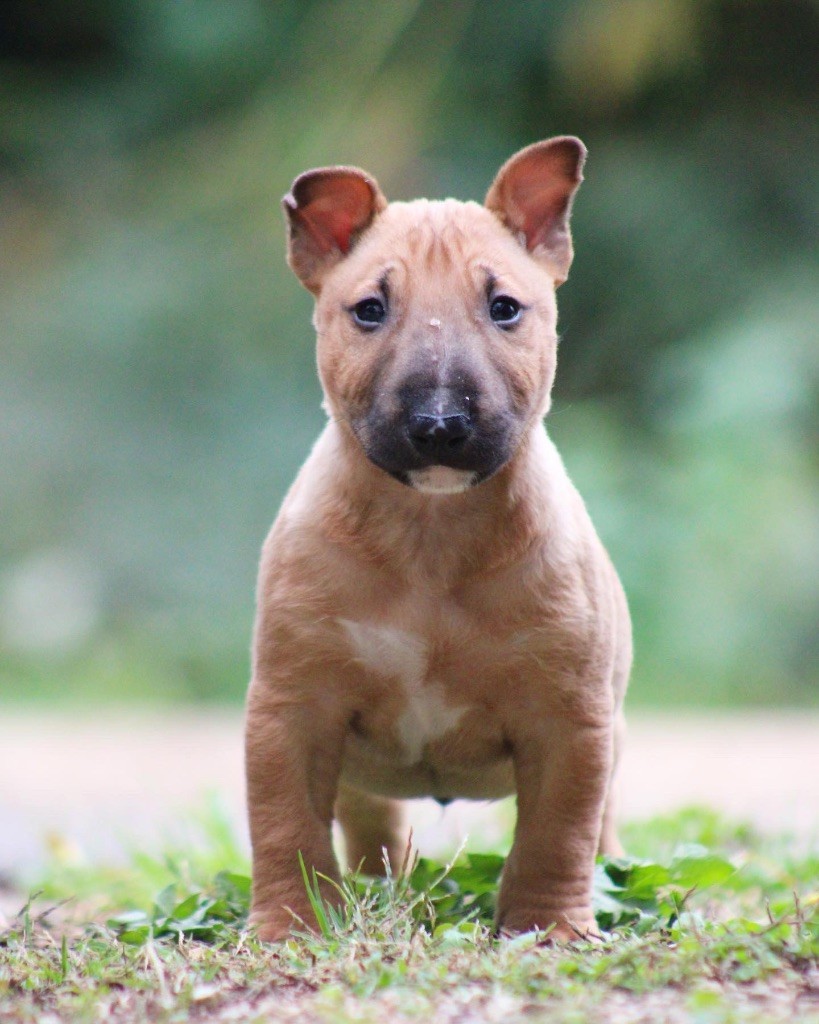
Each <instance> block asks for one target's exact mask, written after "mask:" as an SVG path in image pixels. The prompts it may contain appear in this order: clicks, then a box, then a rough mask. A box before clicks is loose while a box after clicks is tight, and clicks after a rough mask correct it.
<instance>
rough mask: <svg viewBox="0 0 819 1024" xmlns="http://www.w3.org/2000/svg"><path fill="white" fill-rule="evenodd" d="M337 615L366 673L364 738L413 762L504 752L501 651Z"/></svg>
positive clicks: (358, 735)
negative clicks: (499, 712)
mask: <svg viewBox="0 0 819 1024" xmlns="http://www.w3.org/2000/svg"><path fill="white" fill-rule="evenodd" d="M339 622H340V625H341V626H342V629H343V631H344V634H345V637H346V642H347V644H348V646H349V650H350V654H351V656H352V658H353V659H354V661H355V663H356V664H357V665H359V666H360V667H361V669H362V678H363V679H364V680H366V684H365V685H364V686H362V701H361V704H360V708H359V711H358V714H357V716H356V721H355V737H354V739H355V740H356V741H357V742H358V743H359V745H364V746H366V747H368V748H370V749H371V750H372V752H373V753H374V754H378V753H379V752H380V753H381V754H382V755H383V756H384V757H385V758H387V759H389V760H393V761H396V762H400V763H404V764H407V765H411V764H416V763H418V762H419V761H421V760H423V759H425V758H430V757H432V758H433V759H434V758H436V757H437V758H439V759H440V758H443V759H444V760H448V759H450V758H451V759H453V760H456V761H459V762H464V761H473V760H477V761H481V760H489V759H492V758H493V757H496V756H500V751H501V748H502V745H503V737H502V725H501V723H500V722H499V721H498V718H497V716H496V715H493V710H492V709H493V706H494V704H495V702H496V700H497V698H498V679H497V669H498V664H497V663H498V660H499V659H498V656H497V654H498V652H497V651H495V652H493V656H492V657H490V656H489V653H490V645H486V644H481V643H476V641H475V638H474V637H468V636H464V637H463V638H462V639H461V640H459V639H458V638H457V637H455V638H453V637H452V636H448V637H441V636H440V635H439V634H436V633H435V631H434V630H431V631H426V632H421V631H418V632H415V631H410V630H407V629H402V628H398V627H395V626H392V625H387V624H384V623H383V622H379V623H375V622H371V621H361V620H354V619H341V620H339ZM500 660H501V662H502V661H503V659H502V657H501V659H500ZM436 752H437V753H436Z"/></svg>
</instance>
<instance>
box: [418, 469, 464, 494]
mask: <svg viewBox="0 0 819 1024" xmlns="http://www.w3.org/2000/svg"><path fill="white" fill-rule="evenodd" d="M407 476H408V477H409V482H410V486H412V487H414V488H415V490H416V491H421V492H423V493H424V494H460V493H461V492H462V491H468V490H469V488H470V487H471V486H472V485H473V484H474V483H475V477H476V474H475V473H473V472H471V471H470V470H467V469H450V468H449V466H430V467H429V468H428V469H412V470H410V471H409V473H408V474H407Z"/></svg>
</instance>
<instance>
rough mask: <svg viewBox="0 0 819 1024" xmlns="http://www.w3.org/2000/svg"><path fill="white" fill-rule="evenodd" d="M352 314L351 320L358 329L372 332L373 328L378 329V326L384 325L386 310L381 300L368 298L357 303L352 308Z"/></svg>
mask: <svg viewBox="0 0 819 1024" xmlns="http://www.w3.org/2000/svg"><path fill="white" fill-rule="evenodd" d="M352 314H353V320H355V322H356V323H357V324H358V326H359V327H364V328H365V329H367V330H372V329H373V328H374V327H378V325H379V324H383V323H384V318H385V317H386V315H387V310H386V309H385V307H384V303H383V302H382V301H381V299H374V298H370V299H362V300H361V302H357V303H356V304H355V305H354V306H353V308H352Z"/></svg>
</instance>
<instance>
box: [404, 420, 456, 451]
mask: <svg viewBox="0 0 819 1024" xmlns="http://www.w3.org/2000/svg"><path fill="white" fill-rule="evenodd" d="M407 432H408V434H409V437H410V441H412V444H413V446H414V447H415V449H416V451H418V452H419V453H420V454H422V455H425V456H428V457H429V456H434V455H439V454H440V455H446V454H450V455H451V454H452V453H453V452H456V451H457V450H458V449H459V448H461V447H462V446H463V444H464V442H465V441H466V439H467V438H468V437H469V435H470V433H471V432H472V424H471V423H470V421H469V417H468V416H467V415H466V413H463V412H455V413H449V414H448V415H446V416H432V415H430V414H428V413H420V412H414V413H412V415H411V416H410V417H409V421H408V423H407Z"/></svg>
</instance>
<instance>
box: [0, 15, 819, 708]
mask: <svg viewBox="0 0 819 1024" xmlns="http://www.w3.org/2000/svg"><path fill="white" fill-rule="evenodd" d="M817 53H819V5H817V3H815V2H811V0H801V2H796V0H759V2H755V0H613V2H599V0H593V2H591V0H590V2H586V0H555V2H551V3H546V2H544V3H532V2H524V0H505V2H504V3H503V4H498V3H492V2H488V0H483V2H480V0H476V2H466V0H461V2H458V0H456V2H451V3H443V2H421V0H393V2H390V3H376V2H372V0H368V2H364V0H338V2H326V0H325V2H298V3H297V2H294V0H290V2H288V0H277V2H272V0H268V2H264V0H140V2H138V3H133V2H126V0H73V2H70V3H66V2H58V0H41V2H38V3H30V2H26V0H9V2H6V3H5V4H3V5H2V6H1V7H0V358H2V372H1V373H0V522H1V523H2V531H0V695H2V699H4V700H6V701H20V700H35V699H36V700H40V701H46V700H47V701H48V702H50V703H54V702H73V701H78V700H90V699H93V700H94V701H96V702H99V701H102V700H121V699H139V700H148V701H171V700H197V701H205V700H231V701H239V700H241V698H242V695H243V692H244V687H245V683H246V678H247V672H248V654H247V649H248V643H249V633H250V627H251V621H252V615H253V589H254V578H255V570H256V560H257V552H258V550H259V547H260V545H261V542H262V540H263V537H264V534H265V532H266V530H267V528H268V526H269V523H270V522H271V521H272V519H273V516H274V514H275V512H276V509H277V506H278V503H279V502H280V500H281V498H282V496H283V493H284V491H285V489H286V487H287V485H288V483H289V481H290V480H291V478H292V476H293V474H294V472H295V470H296V468H297V466H298V465H299V464H300V462H301V461H302V459H303V458H304V456H305V454H306V452H307V451H308V448H309V446H310V444H311V441H312V439H313V438H314V436H315V435H316V434H317V432H318V430H319V429H320V426H321V423H322V419H323V417H322V413H321V411H320V408H319V401H320V393H319V388H318V384H317V382H316V379H315V371H314V356H313V338H312V331H311V328H310V323H309V318H310V307H311V303H310V299H309V296H308V295H307V294H306V293H304V292H302V291H301V289H300V288H299V286H298V284H297V282H296V281H295V279H294V278H293V277H292V276H291V275H290V274H289V272H288V271H287V269H286V267H285V264H284V259H283V229H282V222H281V215H280V212H279V206H278V200H279V197H280V196H281V194H282V193H284V192H285V191H286V190H287V188H288V187H289V184H290V181H291V180H292V178H293V177H294V176H295V175H296V174H297V173H298V172H300V171H302V170H304V169H306V168H308V167H311V166H315V165H320V164H324V163H342V162H345V163H355V164H358V165H361V166H364V167H366V168H367V169H368V170H370V171H372V172H373V173H374V174H375V175H376V176H377V177H378V179H379V180H380V182H381V184H382V186H383V187H384V189H385V191H386V192H387V194H388V195H389V196H392V197H394V198H410V197H413V196H416V195H429V196H433V197H436V196H437V197H443V196H446V195H455V196H458V197H460V198H476V199H480V198H482V197H483V195H484V192H485V190H486V188H487V186H488V184H489V182H490V181H491V179H492V177H493V175H494V172H495V170H496V169H497V167H498V166H499V165H500V163H501V162H502V161H503V160H505V159H506V157H507V156H509V155H510V154H511V153H512V152H513V151H514V150H515V149H516V148H518V147H520V146H523V145H525V144H527V143H529V142H531V141H534V140H536V139H539V138H543V137H547V136H549V135H552V134H558V133H573V134H578V135H580V136H581V137H582V138H583V139H584V141H585V142H586V143H587V145H588V147H589V151H590V156H589V161H588V164H587V174H586V182H585V184H584V186H583V188H582V190H581V193H580V195H579V197H578V201H577V203H576V206H575V211H576V212H575V219H574V231H575V242H576V252H577V257H576V260H575V265H574V268H573V271H572V276H571V278H570V280H569V282H568V283H567V284H566V285H565V287H564V288H563V289H562V290H561V292H560V301H561V334H562V340H561V347H560V367H559V373H558V383H557V387H556V396H555V398H556V400H555V408H554V412H553V414H551V416H550V429H551V432H552V434H553V436H554V437H555V439H556V440H557V442H558V445H559V446H560V448H561V450H562V452H563V454H564V457H565V459H566V462H567V464H568V467H569V470H570V472H571V473H572V475H573V477H574V478H575V480H576V482H577V484H578V485H579V487H580V489H581V491H582V493H583V494H584V496H585V498H586V500H587V502H588V504H589V506H590V508H591V511H592V514H593V516H594V518H595V521H596V523H597V525H598V528H599V531H600V533H601V535H602V536H603V539H604V540H605V542H606V543H607V545H608V546H609V549H610V550H611V552H612V555H613V557H614V560H615V562H616V564H617V566H618V568H619V570H620V572H621V575H622V577H623V580H624V582H625V585H626V589H627V591H628V593H629V596H630V600H631V604H632V609H633V615H634V620H635V629H636V647H637V662H636V667H635V672H634V678H633V686H632V696H631V700H632V704H654V705H660V706H663V707H668V706H674V705H690V706H700V705H704V704H705V705H730V704H735V705H749V704H757V705H758V704H770V705H773V704H780V705H781V704H790V705H808V704H816V703H817V692H818V691H819V687H817V683H819V638H818V637H817V632H818V627H819V445H817V437H819V326H818V325H819V263H818V261H817V260H818V257H817V254H818V253H819V248H818V247H817V239H819V187H818V186H817V175H816V171H817V158H819V72H817Z"/></svg>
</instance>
